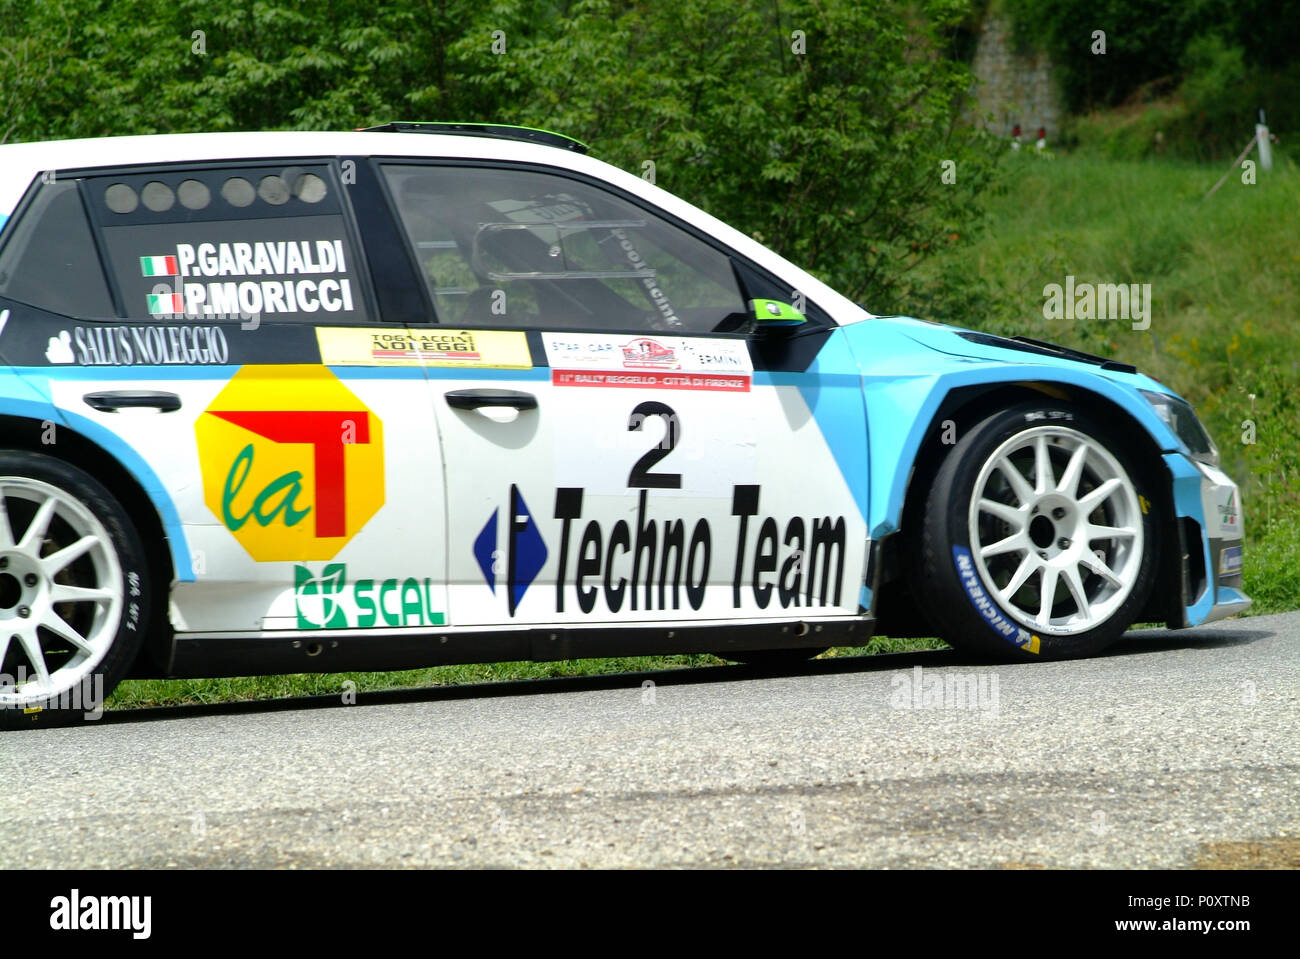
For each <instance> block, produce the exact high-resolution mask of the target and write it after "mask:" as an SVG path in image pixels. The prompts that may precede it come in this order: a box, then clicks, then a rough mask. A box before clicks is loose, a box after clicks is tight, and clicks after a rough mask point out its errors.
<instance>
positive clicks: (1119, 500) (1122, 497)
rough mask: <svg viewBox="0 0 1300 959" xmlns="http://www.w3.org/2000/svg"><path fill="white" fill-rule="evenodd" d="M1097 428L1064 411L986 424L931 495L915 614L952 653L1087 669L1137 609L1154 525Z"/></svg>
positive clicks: (1138, 477) (1022, 413)
mask: <svg viewBox="0 0 1300 959" xmlns="http://www.w3.org/2000/svg"><path fill="white" fill-rule="evenodd" d="M1141 466H1142V464H1140V463H1136V462H1134V461H1133V460H1132V459H1131V457H1130V454H1129V453H1128V452H1127V451H1126V450H1125V449H1124V448H1123V446H1122V444H1121V443H1119V442H1118V441H1117V440H1116V439H1115V437H1114V436H1113V435H1111V434H1110V433H1109V432H1108V431H1107V430H1106V429H1105V428H1104V427H1103V426H1102V425H1101V424H1100V423H1099V422H1097V421H1095V420H1093V419H1092V418H1091V417H1089V416H1088V415H1087V414H1085V413H1084V412H1083V411H1081V410H1078V409H1075V408H1072V407H1064V406H1045V405H1041V404H1023V405H1020V406H1017V407H1014V408H1012V409H1009V410H1006V411H1004V412H1001V413H998V414H995V415H993V416H990V417H989V418H988V419H986V420H984V421H983V422H982V423H980V424H979V425H977V426H976V427H975V428H974V429H972V430H971V431H970V432H969V433H968V434H967V435H966V436H965V437H964V438H963V439H962V440H961V441H960V442H959V443H958V444H957V445H956V446H955V447H954V448H953V450H952V452H951V453H950V454H949V455H948V457H947V459H946V460H945V462H944V464H943V466H942V467H941V468H940V470H939V472H938V474H937V476H936V477H935V480H934V483H933V486H932V488H931V490H930V496H929V501H928V503H927V509H926V519H925V523H924V528H923V530H922V549H921V563H920V566H921V568H920V570H919V576H918V577H916V580H917V582H916V583H914V586H913V589H914V592H915V593H916V595H917V596H918V599H919V601H920V602H919V604H918V605H919V607H920V608H921V609H925V610H927V613H928V615H929V617H930V619H931V621H932V623H933V624H934V626H935V628H936V629H937V630H938V631H939V633H940V635H941V636H942V637H943V638H944V639H945V640H947V641H948V642H949V643H951V644H952V645H954V646H958V647H962V648H966V649H969V650H972V651H975V652H981V653H985V654H992V655H995V656H999V657H1011V658H1020V659H1034V658H1041V659H1064V658H1070V657H1077V656H1089V655H1093V654H1095V653H1097V652H1100V651H1101V650H1102V649H1104V648H1106V647H1107V646H1109V645H1110V644H1111V643H1113V642H1115V641H1116V640H1117V639H1119V638H1120V636H1122V635H1123V633H1124V630H1125V629H1127V628H1128V627H1129V625H1130V624H1131V623H1132V622H1133V619H1134V618H1135V616H1136V615H1137V613H1138V611H1139V610H1141V608H1142V606H1143V604H1144V603H1145V602H1146V600H1147V597H1148V595H1149V594H1150V591H1151V588H1152V582H1153V579H1154V571H1155V568H1156V551H1157V546H1158V544H1157V542H1156V528H1157V527H1156V523H1155V516H1154V515H1153V512H1152V510H1151V505H1150V500H1149V499H1148V497H1147V496H1146V495H1144V492H1143V490H1144V488H1145V482H1146V480H1145V476H1146V471H1145V470H1143V469H1142V468H1141Z"/></svg>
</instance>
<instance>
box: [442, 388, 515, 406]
mask: <svg viewBox="0 0 1300 959" xmlns="http://www.w3.org/2000/svg"><path fill="white" fill-rule="evenodd" d="M443 395H444V396H446V397H447V405H448V406H450V407H451V408H452V409H454V410H477V409H481V408H482V407H485V406H496V407H501V406H508V407H510V408H511V409H515V410H521V411H522V410H535V409H537V397H535V396H534V395H533V394H532V393H523V392H520V391H518V390H491V389H485V390H452V391H451V392H450V393H444V394H443Z"/></svg>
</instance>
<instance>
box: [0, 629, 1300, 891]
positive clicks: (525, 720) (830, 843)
mask: <svg viewBox="0 0 1300 959" xmlns="http://www.w3.org/2000/svg"><path fill="white" fill-rule="evenodd" d="M917 666H920V667H921V672H920V674H919V676H920V694H919V695H918V694H916V692H915V691H914V689H913V688H912V687H913V686H914V684H915V683H916V680H917V677H918V674H917V672H916V669H915V667H917ZM936 679H939V680H943V681H944V683H945V688H944V689H943V690H942V691H941V696H940V699H942V698H943V694H946V698H947V700H948V703H947V705H939V704H938V703H937V701H936V700H935V698H934V697H935V680H936ZM959 679H960V680H962V681H963V683H967V682H973V687H972V686H967V688H965V689H964V690H962V689H959V688H958V685H957V680H959ZM995 683H996V686H995V685H994V684H995ZM647 684H649V685H647ZM972 688H973V693H972ZM927 695H928V696H929V697H930V701H929V703H927ZM959 695H960V698H961V701H960V702H956V700H957V699H958V698H959ZM1237 840H1263V841H1274V840H1280V841H1281V842H1282V843H1283V844H1284V845H1287V846H1288V848H1295V844H1296V843H1297V842H1300V613H1291V614H1286V615H1282V616H1269V617H1260V618H1255V619H1247V620H1240V621H1234V622H1230V623H1226V624H1218V625H1214V626H1210V627H1205V628H1202V629H1197V630H1192V631H1181V632H1176V633H1174V632H1165V631H1156V632H1142V633H1134V634H1131V635H1130V636H1129V637H1128V638H1127V639H1126V640H1125V642H1124V643H1122V644H1121V645H1120V647H1118V648H1117V649H1116V650H1115V651H1114V652H1113V653H1112V654H1110V655H1107V656H1104V657H1101V658H1098V659H1094V660H1089V661H1083V662H1073V663H1059V664H1051V663H1049V664H1034V665H1027V666H1005V665H1002V666H989V665H980V664H972V663H970V662H969V661H966V660H964V659H963V658H961V657H960V656H958V655H957V654H956V653H952V652H948V651H942V652H932V653H920V654H906V655H897V656H876V657H862V658H854V659H841V660H830V661H826V662H818V663H813V664H810V665H809V666H808V667H807V668H805V669H804V670H802V671H799V672H797V673H787V674H785V675H782V676H779V677H768V678H764V677H760V676H757V675H756V674H755V673H753V672H751V671H749V670H747V669H745V668H743V667H711V668H705V669H693V670H675V671H671V672H664V673H653V674H652V673H644V674H634V675H624V676H618V677H600V678H593V679H579V680H542V681H526V682H518V683H503V684H490V685H485V686H477V687H471V688H463V687H462V688H452V689H448V688H441V689H429V690H418V691H414V692H403V693H400V694H377V695H374V694H372V695H369V696H365V695H363V696H361V697H360V698H359V702H358V703H357V704H356V705H343V704H342V703H341V702H340V701H338V700H334V699H325V700H306V701H297V702H296V703H294V704H291V705H290V706H289V707H287V708H286V707H285V706H284V705H283V704H269V703H263V704H254V705H252V706H239V707H235V708H230V707H192V708H182V709H178V710H146V711H140V712H134V713H131V714H129V716H128V718H126V719H123V718H122V716H121V714H116V715H115V714H109V715H107V716H106V717H105V719H104V720H102V721H101V722H99V723H96V724H90V725H88V726H85V727H82V728H79V729H68V730H48V731H38V732H24V733H18V734H8V735H6V736H4V737H3V738H0V867H92V868H93V867H162V866H203V867H243V866H258V867H268V866H269V867H298V868H310V867H349V866H361V867H371V866H411V867H423V866H543V867H545V866H557V867H580V866H592V867H610V866H614V867H623V866H773V865H780V866H792V867H806V866H811V867H828V866H863V867H1006V868H1033V867H1036V866H1046V867H1053V866H1066V867H1075V866H1083V867H1094V866H1098V867H1182V866H1193V865H1196V864H1197V863H1198V862H1203V861H1204V860H1203V859H1201V857H1202V856H1203V855H1204V854H1205V851H1206V850H1207V849H1211V848H1215V847H1213V846H1207V845H1206V844H1214V843H1220V842H1232V841H1237Z"/></svg>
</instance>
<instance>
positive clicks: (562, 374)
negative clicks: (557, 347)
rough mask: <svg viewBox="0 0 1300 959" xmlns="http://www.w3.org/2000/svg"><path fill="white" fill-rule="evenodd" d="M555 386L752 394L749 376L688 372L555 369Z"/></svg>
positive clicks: (553, 376) (552, 379)
mask: <svg viewBox="0 0 1300 959" xmlns="http://www.w3.org/2000/svg"><path fill="white" fill-rule="evenodd" d="M551 382H552V384H553V385H555V386H606V387H615V388H619V389H637V388H644V387H649V388H651V389H661V390H707V391H710V392H721V393H748V392H749V377H748V376H701V375H698V374H687V373H599V372H596V373H589V372H584V371H580V370H553V371H552V373H551Z"/></svg>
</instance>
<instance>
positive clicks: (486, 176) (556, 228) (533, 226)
mask: <svg viewBox="0 0 1300 959" xmlns="http://www.w3.org/2000/svg"><path fill="white" fill-rule="evenodd" d="M384 176H385V179H386V181H387V183H388V187H389V190H390V192H391V194H392V196H393V199H394V201H395V203H396V205H397V210H398V214H399V216H400V218H401V221H402V226H403V228H404V230H405V232H406V235H407V238H408V240H409V241H410V244H411V247H412V250H413V252H414V254H415V257H416V260H417V262H418V263H419V266H420V272H421V275H422V277H423V279H424V281H425V283H426V284H427V286H428V290H429V294H430V297H431V299H432V301H433V305H434V310H435V311H436V313H437V316H438V321H439V322H440V323H442V324H443V325H448V326H457V327H472V326H541V327H547V328H553V329H554V328H558V329H563V328H569V329H574V328H578V329H583V328H585V329H611V330H662V331H682V332H710V331H714V330H718V329H722V328H728V327H729V326H733V325H737V324H739V323H740V322H743V320H744V314H745V302H744V298H743V296H742V295H741V292H740V289H739V287H738V286H737V283H736V277H735V274H734V272H733V271H732V268H731V261H730V259H729V258H728V257H727V256H726V255H724V254H723V253H720V252H719V251H717V250H715V249H713V248H712V247H710V246H708V245H707V244H705V243H702V242H701V241H700V240H698V239H696V238H695V237H693V236H691V235H690V234H688V233H686V232H684V231H683V230H681V229H679V228H677V227H676V226H674V225H672V224H671V223H668V222H666V221H665V220H662V219H660V218H659V217H657V216H655V215H654V214H653V213H651V212H649V211H648V210H645V209H642V208H641V207H638V206H634V205H633V204H631V203H628V202H626V201H624V200H622V199H620V198H618V197H616V196H614V195H612V194H609V193H606V192H605V191H603V190H599V189H597V188H594V187H591V186H588V185H587V184H584V183H580V182H578V181H575V180H571V179H568V178H567V177H562V176H557V175H552V174H547V173H538V172H534V171H524V170H502V169H484V168H475V167H468V166H416V165H407V164H386V165H385V166H384Z"/></svg>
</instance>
